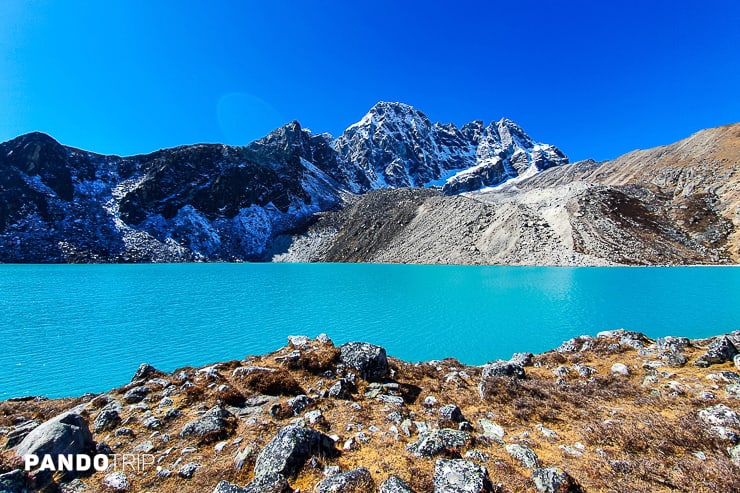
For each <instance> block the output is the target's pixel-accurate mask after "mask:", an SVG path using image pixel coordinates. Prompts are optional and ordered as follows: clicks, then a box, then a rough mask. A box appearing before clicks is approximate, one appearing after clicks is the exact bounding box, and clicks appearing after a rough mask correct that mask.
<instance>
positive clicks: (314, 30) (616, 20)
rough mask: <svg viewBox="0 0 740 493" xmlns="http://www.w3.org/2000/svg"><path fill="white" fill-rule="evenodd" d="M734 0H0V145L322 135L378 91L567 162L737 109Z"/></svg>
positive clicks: (610, 153)
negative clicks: (299, 129)
mask: <svg viewBox="0 0 740 493" xmlns="http://www.w3.org/2000/svg"><path fill="white" fill-rule="evenodd" d="M738 26H740V2H737V1H735V0H727V1H719V0H718V1H712V0H708V1H705V2H695V1H691V2H685V1H681V0H674V1H657V0H655V1H651V0H639V1H630V0H626V1H619V2H614V1H607V0H598V1H597V0H593V1H571V2H556V1H539V2H536V1H527V0H516V1H508V2H499V1H495V0H489V1H480V2H471V1H466V0H457V1H454V2H435V1H425V2H412V1H398V0H395V1H384V0H374V1H372V2H348V1H337V2H330V1H321V0H315V1H312V2H303V1H301V2H299V1H294V2H284V1H278V0H274V1H269V2H265V1H261V2H251V1H234V2H219V1H211V2H194V1H187V0H178V1H164V0H162V1H138V0H127V1H115V0H110V1H105V2H97V1H93V0H89V1H79V0H58V1H51V0H3V1H2V2H0V110H2V118H0V141H5V140H8V139H10V138H13V137H15V136H17V135H19V134H22V133H25V132H29V131H33V130H39V131H43V132H46V133H49V134H51V135H52V136H54V137H55V138H56V139H57V140H59V141H61V142H62V143H64V144H67V145H72V146H75V147H80V148H83V149H88V150H92V151H96V152H101V153H114V154H122V155H129V154H137V153H144V152H150V151H153V150H156V149H159V148H164V147H171V146H175V145H180V144H189V143H196V142H223V143H228V144H246V143H248V142H250V141H251V140H254V139H255V138H258V137H260V136H262V135H264V134H266V133H267V132H269V131H270V130H271V129H273V128H275V127H277V126H279V125H281V124H283V123H286V122H288V121H290V120H293V119H297V120H299V121H300V122H301V123H302V124H303V125H304V126H306V127H309V128H311V129H312V130H315V131H328V132H330V133H332V134H334V135H338V134H339V133H341V132H342V130H343V129H344V128H346V127H347V126H349V125H350V124H352V123H354V122H355V121H357V120H359V119H360V118H361V117H362V116H363V115H364V114H365V113H366V112H367V110H368V109H369V108H370V107H371V106H372V105H373V104H374V103H375V102H377V101H380V100H386V101H403V102H406V103H409V104H412V105H414V106H416V107H417V108H419V109H420V110H422V111H423V112H425V113H426V114H427V115H428V116H429V117H430V119H432V120H433V121H441V122H454V123H456V124H458V125H460V124H463V123H465V122H467V121H470V120H474V119H482V120H485V121H486V122H488V121H491V120H497V119H499V118H501V117H504V116H505V117H507V118H510V119H512V120H514V121H516V122H518V123H519V124H520V125H521V126H522V127H523V128H524V129H525V130H526V131H527V132H528V133H529V134H530V135H531V136H532V137H533V138H535V139H536V140H539V141H543V142H548V143H552V144H555V145H558V146H559V147H561V148H562V149H563V150H564V151H565V152H566V153H567V154H568V155H569V156H570V157H571V159H573V160H576V159H584V158H588V157H593V158H596V159H599V160H600V159H608V158H612V157H616V156H618V155H620V154H622V153H624V152H627V151H630V150H632V149H635V148H648V147H653V146H655V145H660V144H667V143H671V142H673V141H676V140H678V139H681V138H683V137H686V136H688V135H689V134H691V133H693V132H695V131H696V130H699V129H701V128H706V127H713V126H718V125H723V124H727V123H734V122H737V121H740V28H738Z"/></svg>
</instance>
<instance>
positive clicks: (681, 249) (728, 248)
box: [0, 102, 740, 265]
mask: <svg viewBox="0 0 740 493" xmlns="http://www.w3.org/2000/svg"><path fill="white" fill-rule="evenodd" d="M738 156H740V125H730V126H725V127H719V128H717V129H707V130H704V131H701V132H698V133H696V134H694V135H693V136H691V137H689V138H687V139H684V140H682V141H680V142H678V143H675V144H671V145H668V146H662V147H659V148H655V149H648V150H644V151H633V152H631V153H628V154H626V155H624V156H621V157H619V158H617V159H614V160H611V161H606V162H602V163H596V162H593V161H582V162H578V163H574V164H570V163H569V162H568V158H567V156H565V154H564V153H562V151H560V150H559V149H558V148H557V147H555V146H553V145H550V144H541V143H537V142H535V141H534V140H533V139H532V138H531V137H529V136H528V135H527V134H526V133H525V132H524V131H523V130H522V129H521V127H519V126H518V125H517V124H516V123H514V122H512V121H511V120H508V119H505V118H502V119H500V120H498V121H493V122H491V123H489V124H488V125H486V124H485V123H484V122H483V121H481V120H476V121H473V122H470V123H468V124H465V125H463V126H461V127H459V128H458V127H457V126H455V125H454V124H441V123H432V122H431V120H429V118H428V117H427V116H426V115H425V114H424V113H422V112H421V111H419V110H417V109H415V108H413V107H411V106H409V105H405V104H403V103H388V102H380V103H378V104H376V105H375V106H373V107H372V108H371V109H370V111H369V112H368V113H367V114H366V115H365V116H364V117H363V118H362V119H361V120H360V121H358V122H357V123H355V124H353V125H351V126H350V127H348V129H347V130H346V131H345V132H344V133H343V134H342V135H340V136H339V137H337V138H336V139H334V138H333V137H331V136H330V135H329V134H326V133H321V134H317V133H313V132H311V131H309V130H307V129H305V128H303V127H302V126H301V124H300V123H299V122H298V121H292V122H290V123H288V124H286V125H284V126H282V127H279V128H278V129H275V130H274V131H273V132H271V133H270V134H268V135H266V136H265V137H263V138H261V139H258V140H256V141H254V142H252V143H250V144H248V145H245V146H227V145H223V144H194V145H187V146H178V147H175V148H171V149H162V150H159V151H155V152H153V153H150V154H140V155H135V156H128V157H120V156H106V155H101V154H96V153H92V152H88V151H83V150H80V149H76V148H73V147H68V146H63V145H62V144H60V143H58V142H57V141H56V140H54V139H53V138H52V137H50V136H48V135H46V134H43V133H40V132H34V133H30V134H25V135H23V136H19V137H17V138H15V139H12V140H11V141H8V142H5V143H2V144H0V171H2V172H1V173H0V262H43V263H48V262H174V261H270V260H277V261H296V260H299V261H360V262H421V263H462V264H466V263H473V264H533V265H610V264H660V265H663V264H686V263H698V264H706V263H710V264H712V263H720V264H722V263H732V262H735V263H737V262H739V261H740V233H739V231H740V188H739V187H740V186H739V185H738V182H739V181H740V180H739V178H738V177H739V176H740V171H738ZM404 188H409V191H408V192H405V191H403V189H404ZM369 192H373V193H369ZM393 221H395V223H393ZM358 224H363V225H365V226H364V227H362V228H358V227H357V225H358Z"/></svg>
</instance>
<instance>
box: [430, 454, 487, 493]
mask: <svg viewBox="0 0 740 493" xmlns="http://www.w3.org/2000/svg"><path fill="white" fill-rule="evenodd" d="M491 491H493V484H492V483H491V479H490V478H489V476H488V471H487V470H486V468H485V467H483V466H479V465H478V464H476V463H475V462H470V461H467V460H462V459H438V460H437V462H436V463H435V464H434V493H484V492H491Z"/></svg>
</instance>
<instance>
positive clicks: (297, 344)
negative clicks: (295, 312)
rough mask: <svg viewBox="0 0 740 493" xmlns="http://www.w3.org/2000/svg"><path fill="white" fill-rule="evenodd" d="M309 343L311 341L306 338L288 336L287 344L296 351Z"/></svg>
mask: <svg viewBox="0 0 740 493" xmlns="http://www.w3.org/2000/svg"><path fill="white" fill-rule="evenodd" d="M310 341H311V339H309V338H308V337H306V336H288V344H290V347H293V348H296V349H301V348H302V347H305V346H306V345H308V343H309V342H310Z"/></svg>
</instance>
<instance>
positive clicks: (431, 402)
mask: <svg viewBox="0 0 740 493" xmlns="http://www.w3.org/2000/svg"><path fill="white" fill-rule="evenodd" d="M438 402H439V401H438V400H437V398H436V397H434V396H433V395H428V396H426V397H425V398H424V402H423V404H424V407H434V406H436V405H437V404H438Z"/></svg>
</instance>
